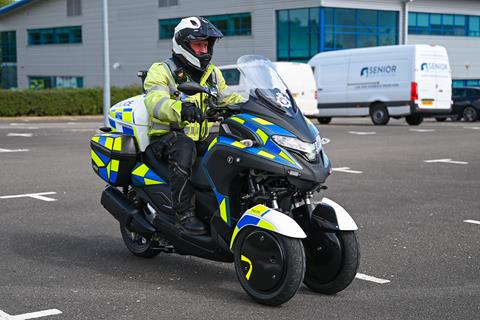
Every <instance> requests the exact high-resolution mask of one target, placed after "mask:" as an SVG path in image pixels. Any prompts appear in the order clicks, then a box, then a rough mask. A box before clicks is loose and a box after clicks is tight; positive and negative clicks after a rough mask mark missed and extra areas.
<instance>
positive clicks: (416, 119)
mask: <svg viewBox="0 0 480 320" xmlns="http://www.w3.org/2000/svg"><path fill="white" fill-rule="evenodd" d="M405 121H406V122H407V123H408V124H409V125H411V126H418V125H419V124H420V123H422V122H423V117H422V116H420V115H418V114H411V115H409V116H406V117H405Z"/></svg>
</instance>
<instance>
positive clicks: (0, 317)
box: [0, 309, 62, 320]
mask: <svg viewBox="0 0 480 320" xmlns="http://www.w3.org/2000/svg"><path fill="white" fill-rule="evenodd" d="M61 313H62V311H60V310H57V309H49V310H44V311H37V312H30V313H24V314H19V315H16V316H11V315H9V314H8V313H6V312H3V311H2V310H0V320H24V319H35V318H41V317H46V316H53V315H56V314H61Z"/></svg>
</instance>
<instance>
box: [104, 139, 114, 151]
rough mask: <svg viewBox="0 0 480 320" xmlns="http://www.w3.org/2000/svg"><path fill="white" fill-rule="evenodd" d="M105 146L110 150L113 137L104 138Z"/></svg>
mask: <svg viewBox="0 0 480 320" xmlns="http://www.w3.org/2000/svg"><path fill="white" fill-rule="evenodd" d="M105 147H106V148H107V149H108V150H112V147H113V138H110V137H108V138H107V139H106V140H105Z"/></svg>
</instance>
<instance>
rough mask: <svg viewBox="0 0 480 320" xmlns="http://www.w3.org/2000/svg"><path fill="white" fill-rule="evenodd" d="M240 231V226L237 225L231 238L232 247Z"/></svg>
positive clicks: (231, 247)
mask: <svg viewBox="0 0 480 320" xmlns="http://www.w3.org/2000/svg"><path fill="white" fill-rule="evenodd" d="M238 231H240V229H238V227H235V230H234V231H233V235H232V240H230V249H233V242H234V241H235V238H236V237H237V233H238Z"/></svg>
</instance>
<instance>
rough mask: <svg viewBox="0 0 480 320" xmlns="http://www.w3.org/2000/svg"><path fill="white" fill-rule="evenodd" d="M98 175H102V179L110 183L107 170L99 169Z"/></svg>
mask: <svg viewBox="0 0 480 320" xmlns="http://www.w3.org/2000/svg"><path fill="white" fill-rule="evenodd" d="M98 174H99V175H100V177H102V179H103V180H105V181H106V182H108V173H107V169H106V168H99V169H98Z"/></svg>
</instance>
